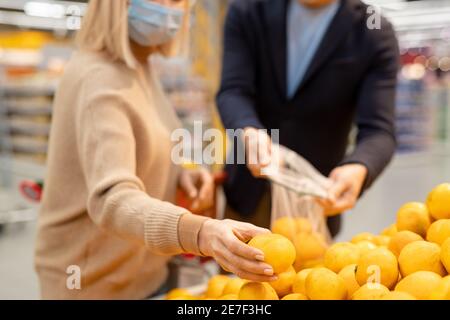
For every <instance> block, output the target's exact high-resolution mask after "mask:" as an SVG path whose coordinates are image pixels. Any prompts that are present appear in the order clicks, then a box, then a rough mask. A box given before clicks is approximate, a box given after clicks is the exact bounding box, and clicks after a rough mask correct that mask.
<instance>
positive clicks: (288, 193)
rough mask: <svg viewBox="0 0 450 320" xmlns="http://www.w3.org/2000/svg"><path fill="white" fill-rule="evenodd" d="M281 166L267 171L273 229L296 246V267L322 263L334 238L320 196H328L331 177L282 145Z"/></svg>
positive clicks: (300, 267) (297, 268)
mask: <svg viewBox="0 0 450 320" xmlns="http://www.w3.org/2000/svg"><path fill="white" fill-rule="evenodd" d="M279 156H280V159H279V160H280V165H279V166H277V169H274V170H272V171H271V172H270V173H269V174H268V178H269V180H270V181H271V189H272V195H271V196H272V209H271V210H272V217H271V219H272V221H271V225H272V232H274V233H277V234H281V235H283V236H285V237H287V238H289V239H290V240H291V241H292V242H293V244H294V245H295V247H296V251H297V259H296V262H295V265H294V268H295V269H296V270H297V271H299V270H302V269H305V268H309V267H314V266H317V265H320V264H321V263H322V260H323V256H324V254H325V251H326V249H327V247H328V246H329V244H330V242H331V237H330V234H329V230H328V227H327V224H326V217H325V214H324V210H323V208H322V206H321V205H320V203H319V202H318V198H325V197H327V190H328V187H329V186H330V180H329V179H327V178H326V177H324V176H323V175H321V174H320V173H319V172H318V171H317V170H316V169H315V168H314V167H313V166H312V165H311V164H310V163H309V162H308V161H306V160H305V159H304V158H302V157H301V156H300V155H298V154H297V153H295V152H293V151H291V150H289V149H287V148H285V147H283V146H279Z"/></svg>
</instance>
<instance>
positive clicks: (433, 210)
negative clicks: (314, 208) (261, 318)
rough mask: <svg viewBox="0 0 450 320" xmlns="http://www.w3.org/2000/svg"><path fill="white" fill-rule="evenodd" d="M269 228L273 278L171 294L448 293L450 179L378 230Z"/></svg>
mask: <svg viewBox="0 0 450 320" xmlns="http://www.w3.org/2000/svg"><path fill="white" fill-rule="evenodd" d="M272 232H273V233H272V234H268V235H260V236H257V237H255V238H253V239H252V240H251V241H250V242H249V245H250V246H253V247H256V248H258V249H261V250H262V251H263V252H264V254H265V262H267V263H268V264H270V265H271V266H272V267H273V269H274V272H275V273H276V274H277V276H278V280H276V281H274V282H270V283H269V282H267V283H259V282H250V281H246V280H243V279H239V278H233V277H228V276H224V275H218V276H215V277H213V278H211V279H210V281H209V283H208V287H207V290H206V292H205V294H204V295H202V296H201V297H195V296H192V295H191V294H190V293H189V292H188V291H187V290H185V289H175V290H173V291H171V292H170V293H169V294H168V296H167V298H168V299H182V300H185V299H186V300H188V299H210V300H211V299H214V300H216V299H217V300H238V299H239V300H278V299H282V300H347V299H353V300H376V299H382V300H427V299H432V300H434V299H436V300H450V275H449V273H450V184H442V185H439V186H437V187H436V188H435V189H433V190H432V191H431V192H430V194H429V196H428V198H427V201H426V203H421V202H411V203H407V204H405V205H404V206H402V207H401V208H400V209H399V210H398V212H397V220H396V222H395V223H394V224H392V225H391V226H389V227H387V228H386V229H384V230H383V231H382V232H381V233H380V234H378V235H375V234H371V233H367V232H364V233H360V234H358V235H356V236H355V237H353V238H352V239H351V240H350V241H349V242H339V243H335V244H333V245H331V246H328V245H327V241H326V239H325V237H324V236H322V235H321V234H319V233H316V232H315V231H314V230H313V228H312V227H311V224H310V223H309V221H308V220H306V219H302V218H287V217H284V218H281V219H279V220H277V221H275V222H274V224H273V226H272Z"/></svg>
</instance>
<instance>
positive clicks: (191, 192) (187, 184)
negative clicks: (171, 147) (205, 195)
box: [180, 172, 198, 199]
mask: <svg viewBox="0 0 450 320" xmlns="http://www.w3.org/2000/svg"><path fill="white" fill-rule="evenodd" d="M180 186H181V188H182V189H183V190H184V191H185V192H186V193H187V194H188V196H189V197H190V198H191V199H194V198H196V197H197V194H198V191H197V188H196V187H195V182H194V181H193V179H192V176H191V174H190V173H188V172H185V173H183V174H181V178H180Z"/></svg>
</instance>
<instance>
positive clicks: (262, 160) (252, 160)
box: [244, 127, 272, 178]
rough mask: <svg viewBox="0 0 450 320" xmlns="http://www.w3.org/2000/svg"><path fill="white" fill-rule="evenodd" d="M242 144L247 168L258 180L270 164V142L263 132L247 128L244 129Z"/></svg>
mask: <svg viewBox="0 0 450 320" xmlns="http://www.w3.org/2000/svg"><path fill="white" fill-rule="evenodd" d="M244 143H245V154H246V157H247V167H248V169H249V170H250V172H251V173H252V175H253V176H254V177H256V178H259V177H261V176H262V175H263V172H262V171H263V169H264V168H266V167H267V166H269V164H270V163H271V156H272V140H271V138H270V136H269V135H268V134H267V133H266V132H264V130H258V129H256V128H252V127H248V128H245V129H244Z"/></svg>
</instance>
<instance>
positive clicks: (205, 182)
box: [198, 170, 214, 209]
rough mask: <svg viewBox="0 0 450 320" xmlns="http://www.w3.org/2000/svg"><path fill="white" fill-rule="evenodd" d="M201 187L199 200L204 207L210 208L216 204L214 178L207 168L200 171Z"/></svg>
mask: <svg viewBox="0 0 450 320" xmlns="http://www.w3.org/2000/svg"><path fill="white" fill-rule="evenodd" d="M200 180H201V187H200V192H199V196H198V198H199V200H200V203H201V204H202V207H205V208H206V209H207V208H210V207H212V206H213V204H214V179H213V178H212V176H211V174H210V173H209V172H207V171H206V170H201V171H200Z"/></svg>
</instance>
